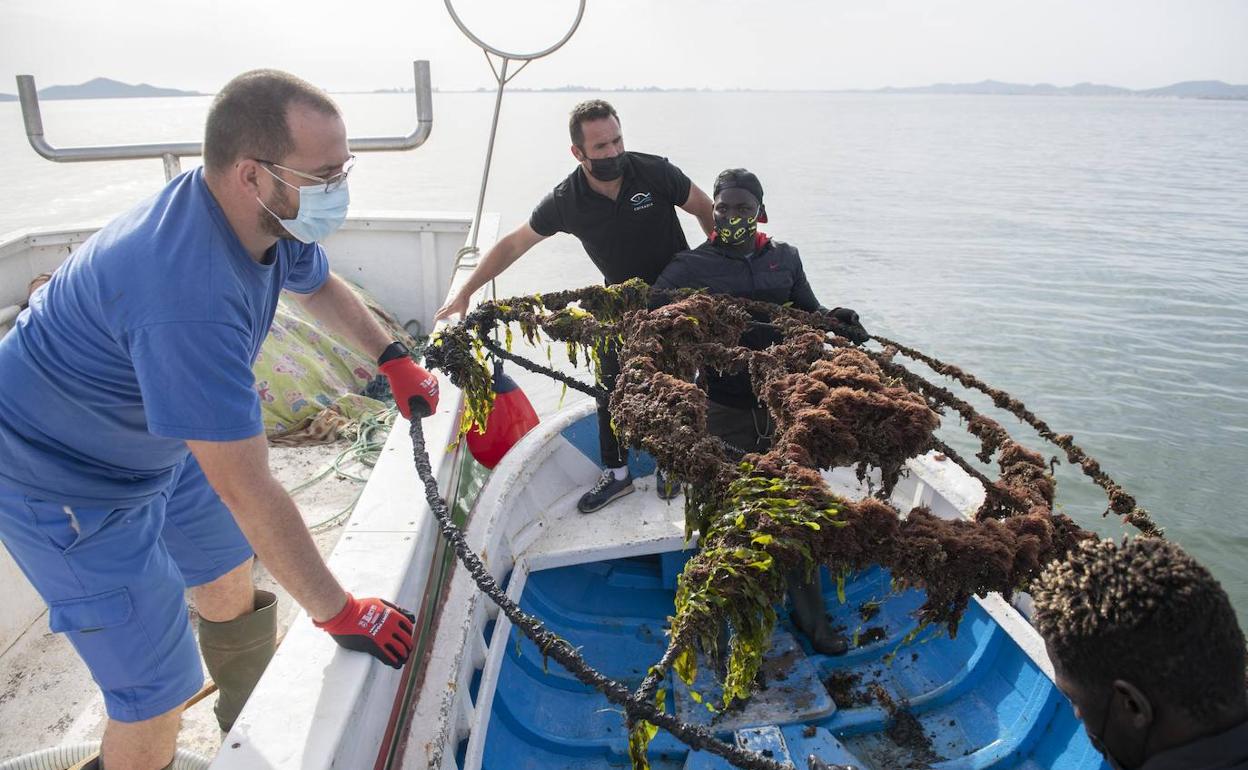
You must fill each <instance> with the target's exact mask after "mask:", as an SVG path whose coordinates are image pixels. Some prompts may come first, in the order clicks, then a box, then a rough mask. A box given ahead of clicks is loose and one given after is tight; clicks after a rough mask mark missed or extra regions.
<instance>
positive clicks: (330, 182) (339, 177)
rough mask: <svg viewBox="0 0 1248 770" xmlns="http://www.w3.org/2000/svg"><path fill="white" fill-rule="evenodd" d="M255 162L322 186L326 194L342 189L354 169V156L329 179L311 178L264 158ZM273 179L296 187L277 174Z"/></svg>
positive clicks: (310, 175)
mask: <svg viewBox="0 0 1248 770" xmlns="http://www.w3.org/2000/svg"><path fill="white" fill-rule="evenodd" d="M255 160H256V161H257V162H259V163H263V164H265V165H266V166H272V167H273V168H280V169H281V170H282V171H288V172H290V173H292V174H294V175H295V176H297V177H300V178H302V179H307V180H309V181H312V182H316V183H317V184H320V185H324V186H325V192H327V193H329V192H333V191H334V190H337V189H338V188H339V187H342V186H343V185H344V184H346V182H347V175H348V174H350V173H351V169H352V168H354V167H355V156H354V155H352V156H350V157H348V158H347V162H346V163H344V164H342V171H339V172H338V173H337V174H334V175H333V176H331V177H329V178H325V177H319V176H313V175H312V174H305V173H304V172H302V171H300V170H298V169H294V168H290V167H288V166H283V165H282V164H280V163H274V162H273V161H271V160H265V159H264V158H256V159H255ZM269 173H270V174H272V173H273V172H272V171H270V172H269ZM273 178H274V179H276V180H278V181H279V182H281V183H282V184H284V185H287V186H288V187H297V185H293V184H291V183H290V182H287V181H286V180H285V179H282V178H281V177H280V176H278V175H277V174H273Z"/></svg>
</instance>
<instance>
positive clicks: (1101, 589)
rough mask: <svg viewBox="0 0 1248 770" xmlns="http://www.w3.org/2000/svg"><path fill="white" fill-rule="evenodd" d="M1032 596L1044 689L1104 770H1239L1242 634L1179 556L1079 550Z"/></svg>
mask: <svg viewBox="0 0 1248 770" xmlns="http://www.w3.org/2000/svg"><path fill="white" fill-rule="evenodd" d="M1032 593H1033V597H1034V599H1035V606H1036V610H1035V617H1034V619H1033V620H1034V622H1035V625H1036V628H1037V629H1038V630H1039V631H1040V635H1041V636H1043V637H1044V641H1045V646H1046V647H1047V648H1048V652H1049V658H1050V659H1051V660H1052V661H1053V669H1054V680H1055V681H1056V683H1057V686H1058V688H1059V689H1061V691H1062V692H1064V693H1065V694H1066V696H1067V697H1068V698H1070V702H1071V704H1073V705H1074V707H1075V715H1076V716H1078V717H1079V718H1080V719H1081V720H1083V723H1084V727H1085V729H1086V730H1087V731H1088V737H1089V738H1090V739H1091V740H1092V745H1093V746H1095V747H1096V748H1097V750H1098V751H1100V752H1101V753H1102V754H1104V755H1105V759H1106V761H1108V762H1109V764H1110V766H1112V767H1114V768H1127V769H1129V770H1137V769H1138V770H1248V685H1246V684H1245V679H1244V665H1245V646H1244V634H1243V631H1241V630H1240V627H1239V622H1238V621H1237V620H1236V618H1235V611H1234V609H1232V608H1231V602H1230V599H1229V598H1227V595H1226V591H1224V590H1223V589H1222V586H1221V585H1219V584H1218V581H1216V580H1214V578H1213V576H1212V575H1210V574H1209V571H1208V570H1207V569H1205V568H1204V567H1202V566H1201V565H1200V564H1198V563H1197V562H1196V560H1195V559H1193V558H1192V557H1191V556H1189V555H1188V554H1187V553H1185V552H1184V551H1183V549H1181V548H1179V546H1177V545H1175V544H1174V543H1171V542H1169V541H1166V540H1160V539H1156V538H1143V537H1142V538H1136V539H1135V540H1130V541H1127V542H1125V543H1123V544H1122V545H1117V544H1115V543H1114V541H1112V540H1088V541H1084V542H1083V543H1081V544H1080V545H1079V547H1078V548H1077V549H1075V550H1074V551H1073V552H1072V553H1071V554H1070V556H1069V557H1068V558H1067V559H1066V560H1064V561H1056V562H1054V563H1053V564H1051V565H1050V566H1049V567H1048V569H1047V570H1045V572H1044V573H1042V574H1041V576H1040V578H1039V580H1038V581H1037V583H1036V584H1035V585H1034V586H1033V588H1032Z"/></svg>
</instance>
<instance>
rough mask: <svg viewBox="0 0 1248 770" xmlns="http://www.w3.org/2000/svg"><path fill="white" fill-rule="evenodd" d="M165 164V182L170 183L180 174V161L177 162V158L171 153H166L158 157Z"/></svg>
mask: <svg viewBox="0 0 1248 770" xmlns="http://www.w3.org/2000/svg"><path fill="white" fill-rule="evenodd" d="M160 159H161V160H163V161H164V162H165V181H166V182H172V181H173V178H174V177H175V176H177V175H178V174H181V173H182V161H180V160H178V156H177V155H174V154H173V153H171V152H167V153H165V154H164V155H161V156H160Z"/></svg>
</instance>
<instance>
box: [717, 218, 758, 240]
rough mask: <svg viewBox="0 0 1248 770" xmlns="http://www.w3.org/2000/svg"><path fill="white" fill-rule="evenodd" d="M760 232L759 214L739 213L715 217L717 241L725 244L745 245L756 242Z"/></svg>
mask: <svg viewBox="0 0 1248 770" xmlns="http://www.w3.org/2000/svg"><path fill="white" fill-rule="evenodd" d="M757 233H758V214H754V215H753V216H750V217H743V216H740V215H737V214H728V215H726V216H717V217H715V242H716V243H718V244H720V245H723V246H744V245H745V244H747V243H750V244H752V243H754V238H755V235H756V234H757Z"/></svg>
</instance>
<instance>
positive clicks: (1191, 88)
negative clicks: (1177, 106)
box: [1135, 80, 1248, 99]
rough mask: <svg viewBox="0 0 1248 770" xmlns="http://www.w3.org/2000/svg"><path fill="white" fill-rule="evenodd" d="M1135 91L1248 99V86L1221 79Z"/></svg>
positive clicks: (1204, 97) (1147, 94)
mask: <svg viewBox="0 0 1248 770" xmlns="http://www.w3.org/2000/svg"><path fill="white" fill-rule="evenodd" d="M1135 93H1136V94H1137V95H1139V96H1177V97H1179V98H1182V99H1248V86H1233V85H1231V84H1230V83H1223V82H1222V81H1221V80H1188V81H1185V82H1183V83H1175V84H1174V85H1170V86H1165V87H1163V88H1150V89H1148V90H1147V91H1136V92H1135Z"/></svg>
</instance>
